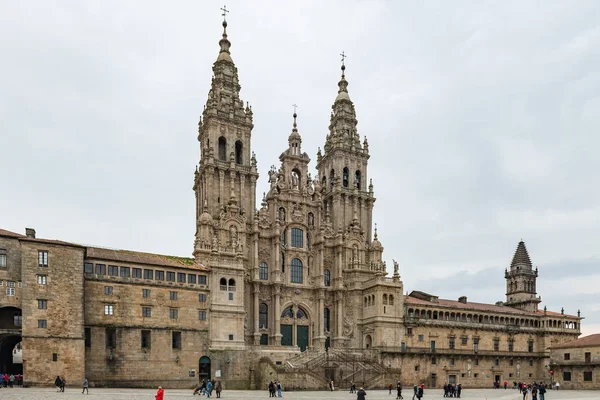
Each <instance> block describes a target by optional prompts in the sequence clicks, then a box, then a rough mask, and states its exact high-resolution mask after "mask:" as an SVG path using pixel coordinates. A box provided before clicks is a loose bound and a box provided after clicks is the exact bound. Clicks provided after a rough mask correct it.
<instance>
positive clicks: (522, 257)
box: [510, 240, 533, 270]
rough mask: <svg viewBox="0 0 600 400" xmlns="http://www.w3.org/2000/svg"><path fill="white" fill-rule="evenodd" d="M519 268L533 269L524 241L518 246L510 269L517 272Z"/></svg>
mask: <svg viewBox="0 0 600 400" xmlns="http://www.w3.org/2000/svg"><path fill="white" fill-rule="evenodd" d="M517 266H519V267H527V269H532V268H533V264H531V259H530V258H529V253H527V248H526V247H525V243H524V242H523V241H522V240H521V241H520V242H519V244H518V245H517V250H516V251H515V255H514V256H513V259H512V262H511V263H510V269H511V270H516V269H517Z"/></svg>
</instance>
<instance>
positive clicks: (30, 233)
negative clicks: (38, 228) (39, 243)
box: [25, 228, 35, 239]
mask: <svg viewBox="0 0 600 400" xmlns="http://www.w3.org/2000/svg"><path fill="white" fill-rule="evenodd" d="M25 236H27V237H28V238H32V239H35V229H33V228H25Z"/></svg>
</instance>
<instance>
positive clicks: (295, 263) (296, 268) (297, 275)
mask: <svg viewBox="0 0 600 400" xmlns="http://www.w3.org/2000/svg"><path fill="white" fill-rule="evenodd" d="M291 278H292V283H302V261H300V260H299V259H297V258H294V259H293V260H292V277H291Z"/></svg>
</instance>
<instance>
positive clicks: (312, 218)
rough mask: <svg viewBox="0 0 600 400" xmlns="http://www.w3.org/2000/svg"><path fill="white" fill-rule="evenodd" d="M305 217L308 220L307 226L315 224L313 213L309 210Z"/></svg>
mask: <svg viewBox="0 0 600 400" xmlns="http://www.w3.org/2000/svg"><path fill="white" fill-rule="evenodd" d="M306 219H307V222H308V226H309V227H311V228H313V227H314V226H315V215H314V214H313V213H311V212H309V213H308V216H307V218H306Z"/></svg>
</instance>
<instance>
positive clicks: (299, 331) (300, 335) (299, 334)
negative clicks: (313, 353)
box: [296, 325, 308, 351]
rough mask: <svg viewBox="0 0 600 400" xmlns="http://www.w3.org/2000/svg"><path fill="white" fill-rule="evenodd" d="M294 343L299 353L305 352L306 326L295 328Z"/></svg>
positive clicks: (306, 344)
mask: <svg viewBox="0 0 600 400" xmlns="http://www.w3.org/2000/svg"><path fill="white" fill-rule="evenodd" d="M296 341H297V342H298V347H300V351H304V350H306V348H307V347H308V326H304V325H298V326H297V327H296Z"/></svg>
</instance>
